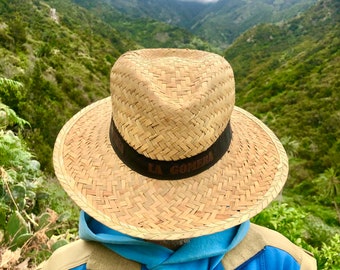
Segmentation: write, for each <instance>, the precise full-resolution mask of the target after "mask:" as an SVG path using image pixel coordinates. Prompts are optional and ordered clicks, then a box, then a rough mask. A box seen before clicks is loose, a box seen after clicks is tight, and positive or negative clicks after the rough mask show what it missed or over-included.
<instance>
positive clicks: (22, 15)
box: [0, 0, 209, 171]
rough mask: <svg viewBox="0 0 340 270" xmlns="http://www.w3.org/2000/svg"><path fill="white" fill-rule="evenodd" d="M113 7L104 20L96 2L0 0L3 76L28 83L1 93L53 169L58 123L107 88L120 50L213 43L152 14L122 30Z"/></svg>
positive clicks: (44, 163)
mask: <svg viewBox="0 0 340 270" xmlns="http://www.w3.org/2000/svg"><path fill="white" fill-rule="evenodd" d="M102 8H105V6H103V7H102ZM107 10H108V11H109V12H108V13H105V14H103V16H104V17H105V15H107V16H111V17H107V18H106V19H107V22H104V21H103V20H102V18H101V17H100V16H99V15H98V14H97V13H96V11H95V10H92V12H91V11H89V10H87V9H86V8H83V7H81V6H79V5H76V4H74V3H73V2H72V1H70V0H64V1H54V0H47V1H39V0H35V1H26V0H25V1H21V0H14V1H7V0H0V14H1V17H0V57H1V63H0V77H5V78H10V79H14V80H17V81H20V82H21V83H23V85H24V87H23V88H22V89H20V90H19V91H18V92H9V91H7V90H6V89H3V90H0V91H1V92H0V96H1V100H2V102H4V103H5V104H6V105H8V106H10V107H11V108H12V109H14V110H15V111H16V112H17V113H18V114H19V115H20V116H22V117H23V118H24V119H26V120H27V121H29V122H30V123H31V126H32V128H31V129H29V130H26V131H25V133H26V134H25V135H26V138H27V141H28V143H29V145H30V147H31V148H32V149H33V150H34V152H35V153H36V155H37V156H38V158H39V160H40V162H41V163H42V166H43V168H47V169H48V170H50V171H51V170H52V168H51V151H52V147H53V144H54V141H55V138H56V135H57V133H58V131H59V130H60V128H61V127H62V125H63V124H64V123H65V122H66V120H67V119H69V118H70V116H71V115H73V114H74V113H75V112H76V111H78V110H80V109H81V108H82V107H84V106H86V105H88V104H89V103H91V102H93V101H95V100H98V99H100V98H102V97H105V96H108V95H109V89H108V84H109V81H108V79H109V72H110V69H111V67H112V65H113V63H114V62H115V60H116V59H117V57H118V56H119V55H121V54H122V53H124V52H125V51H127V50H132V49H136V48H141V47H144V46H149V45H152V46H153V47H192V48H195V47H196V45H197V48H198V47H199V48H200V49H208V47H209V45H208V44H206V43H203V42H201V41H200V40H199V39H198V38H196V37H194V36H193V35H189V34H188V33H187V32H185V31H183V30H180V29H178V28H175V27H174V26H169V25H165V24H164V23H161V22H156V21H151V20H149V21H147V22H146V21H140V22H136V21H132V22H131V27H133V28H135V31H136V35H133V33H132V32H130V31H129V30H126V31H123V30H122V31H120V30H117V29H116V28H115V27H114V26H113V25H112V23H111V18H112V17H114V18H119V22H123V21H124V22H125V23H126V24H130V23H129V22H130V21H129V19H128V18H126V17H124V16H123V15H121V14H119V13H117V11H116V13H114V10H112V8H111V9H110V7H108V9H107ZM142 28H144V30H142ZM128 29H130V28H128ZM129 33H131V34H132V35H130V34H129ZM195 44H196V45H195Z"/></svg>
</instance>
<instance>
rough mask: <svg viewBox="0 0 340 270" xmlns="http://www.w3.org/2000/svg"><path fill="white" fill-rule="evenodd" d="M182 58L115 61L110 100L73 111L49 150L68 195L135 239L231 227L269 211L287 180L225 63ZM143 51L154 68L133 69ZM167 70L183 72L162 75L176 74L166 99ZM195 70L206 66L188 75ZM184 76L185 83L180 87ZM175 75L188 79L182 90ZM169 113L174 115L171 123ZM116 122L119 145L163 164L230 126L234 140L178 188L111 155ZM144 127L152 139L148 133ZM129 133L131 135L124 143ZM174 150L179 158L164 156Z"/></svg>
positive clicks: (271, 140) (277, 152)
mask: <svg viewBox="0 0 340 270" xmlns="http://www.w3.org/2000/svg"><path fill="white" fill-rule="evenodd" d="M162 51H164V52H162ZM184 52H185V51H184V50H183V51H182V50H178V51H175V52H174V50H142V51H141V52H139V51H137V52H130V53H128V55H124V56H123V57H121V58H120V59H119V60H118V61H117V62H116V64H115V66H114V68H113V70H112V73H113V75H111V91H112V97H111V98H106V99H103V100H101V101H98V102H96V103H93V104H92V105H90V106H88V107H86V108H84V109H83V110H81V111H80V112H79V113H77V114H76V115H75V116H74V117H73V118H71V119H70V120H69V121H68V122H67V123H66V125H65V126H64V127H63V129H62V130H61V131H60V133H59V135H58V138H57V141H56V143H55V149H54V155H53V161H54V166H55V172H56V175H57V177H58V179H59V181H60V183H61V185H62V186H63V188H64V189H65V190H66V191H67V192H68V194H69V195H70V197H71V198H72V199H73V200H74V201H75V202H76V203H77V204H78V205H79V206H80V207H81V208H82V209H83V210H85V211H86V212H87V213H88V214H89V215H91V216H92V217H94V218H95V219H97V220H98V221H100V222H102V223H103V224H105V225H107V226H109V227H110V228H112V229H115V230H118V231H120V232H122V233H126V234H129V235H131V236H135V237H140V238H144V239H154V240H164V239H168V240H172V239H184V238H191V237H197V236H201V235H206V234H211V233H214V232H218V231H221V230H224V229H227V228H230V227H232V226H234V225H237V224H240V223H242V222H244V221H246V220H248V219H249V218H251V217H252V216H254V215H255V214H257V213H258V212H260V211H261V210H262V209H263V208H265V207H266V206H267V205H268V204H269V203H270V202H271V201H272V200H273V199H274V198H275V197H276V196H277V195H278V193H279V192H280V190H281V189H282V187H283V185H284V183H285V181H286V178H287V174H288V161H287V156H286V153H285V151H284V149H283V147H282V144H281V143H280V141H279V140H278V139H277V137H276V136H275V135H274V134H273V132H272V131H271V130H270V129H269V128H268V127H266V126H265V125H264V124H263V123H262V122H261V121H260V120H258V119H257V118H255V117H254V116H253V115H251V114H250V113H248V112H246V111H244V110H242V109H240V108H238V107H233V104H234V90H233V89H234V85H233V83H234V82H233V75H232V70H231V68H230V67H229V64H226V63H227V62H226V61H224V60H223V59H222V58H221V57H219V56H214V55H213V54H209V53H203V52H198V51H186V52H187V53H186V54H185V55H179V53H184ZM188 52H189V55H190V57H189V56H188ZM141 53H142V54H145V53H147V54H151V55H150V56H148V57H146V59H148V61H149V60H150V59H151V60H150V61H151V63H152V64H151V65H150V64H145V63H142V62H143V61H146V60H143V59H139V60H138V61H137V62H139V64H137V63H136V61H135V60H133V59H136V58H138V57H140V54H141ZM159 53H163V54H164V53H167V54H168V53H171V54H173V55H172V57H173V56H174V55H177V56H180V59H183V58H185V57H187V59H191V60H192V61H194V60H195V59H196V60H197V59H200V60H199V61H198V62H196V63H195V64H192V66H190V67H187V68H188V69H187V70H186V66H188V63H189V62H190V63H192V61H184V63H183V64H179V63H178V60H176V59H174V58H171V59H167V60H166V64H167V65H166V66H165V67H161V66H160V65H159V64H157V63H158V62H159V61H160V60H159V58H160V56H159V55H157V57H156V56H155V54H159ZM136 54H137V55H136ZM163 56H164V55H163ZM153 57H154V58H153ZM204 57H205V58H204ZM124 58H125V59H124ZM144 58H145V57H144ZM167 58H168V57H167ZM210 58H212V59H210ZM131 59H132V60H131ZM121 60H122V61H121ZM222 60H223V61H222ZM129 62H131V63H132V64H131V65H129V64H128V63H129ZM202 63H208V65H203V64H202ZM169 64H171V65H170V67H172V66H176V65H183V67H184V68H183V71H179V73H178V72H177V70H176V69H173V70H171V71H167V72H168V73H169V74H170V75H174V74H176V73H178V74H179V75H177V76H175V78H176V79H175V80H174V84H173V85H172V86H171V87H173V88H175V89H176V90H171V91H170V90H169V89H168V88H167V87H166V86H164V85H166V84H169V83H170V82H171V79H170V80H169V78H168V77H167V76H166V74H165V75H164V76H165V79H160V77H159V76H161V74H162V72H161V70H163V71H164V70H168V67H169ZM200 64H202V65H203V66H202V67H199V68H198V69H197V70H193V71H192V72H190V70H191V69H194V68H195V66H197V65H200ZM117 65H118V67H117ZM214 65H215V66H214ZM120 66H123V67H120ZM150 66H153V67H156V68H155V69H152V67H150ZM209 67H210V68H211V69H212V70H208V69H209ZM129 69H130V73H129V72H128V70H129ZM141 71H142V73H140V72H141ZM212 73H213V75H211V74H212ZM116 74H118V75H116ZM131 74H132V75H131ZM133 74H134V75H133ZM156 74H158V75H156ZM185 74H187V75H185ZM223 74H224V75H223ZM198 75H199V76H198ZM225 75H227V77H224V78H223V76H225ZM190 76H191V79H190V80H189V79H185V78H187V77H190ZM181 77H183V78H184V79H185V80H187V81H186V82H185V83H183V84H181V81H180V78H181ZM135 78H137V80H135ZM150 81H152V83H150ZM161 82H163V83H161ZM163 84H164V85H163ZM202 85H205V86H202ZM181 88H184V89H185V91H182V90H181ZM207 89H211V90H207ZM223 89H224V90H223ZM173 92H175V94H174V93H173ZM223 92H224V94H223ZM143 93H146V94H144V95H143ZM189 96H190V97H191V98H189ZM174 100H179V102H174ZM199 104H201V107H203V108H201V110H200V108H199V107H198V106H199ZM202 104H203V105H202ZM215 107H216V108H215ZM167 112H171V114H170V116H169V114H167ZM181 112H184V114H183V115H182V113H181ZM174 115H175V116H176V115H177V116H178V117H175V116H174ZM112 117H113V119H114V121H115V123H116V125H117V128H118V129H119V131H120V133H121V134H122V135H123V137H124V139H125V140H126V141H127V142H128V143H129V144H130V145H131V146H132V147H134V148H135V149H136V150H137V151H138V152H140V153H143V154H144V155H145V156H149V157H152V158H158V159H164V160H176V159H180V158H183V157H188V156H192V155H195V154H197V153H200V152H201V151H203V150H205V149H207V147H209V146H210V145H211V144H212V143H213V142H214V140H215V139H216V138H217V137H218V136H219V134H220V133H221V132H222V131H223V129H224V128H225V126H226V123H227V122H228V120H230V123H231V127H232V131H233V137H232V141H231V145H230V148H229V150H228V152H227V153H226V154H225V155H224V156H223V157H222V159H220V160H219V161H218V162H217V163H216V164H215V165H214V166H212V167H211V168H209V169H208V170H206V171H204V172H203V173H200V174H199V175H196V176H193V177H189V178H185V179H182V180H174V181H170V180H155V179H152V178H148V177H144V176H142V175H140V174H138V173H136V172H134V171H132V170H131V169H130V168H129V167H127V166H126V165H125V164H124V163H123V162H122V161H121V160H120V159H119V158H118V157H117V155H116V154H115V152H114V150H113V149H112V146H111V144H110V139H109V128H110V121H111V119H112ZM194 118H195V119H194ZM136 119H137V120H136ZM140 119H143V121H142V120H140ZM153 119H157V121H158V122H157V123H155V122H154V121H153ZM162 119H163V120H162ZM174 119H176V120H174ZM197 119H199V120H198V121H196V120H197ZM194 120H195V121H194ZM202 121H203V124H202V123H201V124H200V122H202ZM145 123H149V126H153V127H154V130H156V132H155V131H152V129H149V130H148V128H147V126H148V125H147V124H145ZM168 126H170V127H171V130H170V129H169V128H167V127H168ZM158 127H159V128H158ZM174 129H175V130H174ZM143 130H145V134H146V135H145V136H144V137H142V136H143V132H141V131H143ZM192 130H194V131H195V132H196V135H195V133H194V134H193V135H191V139H187V138H188V137H189V136H186V134H190V132H191V131H192ZM211 130H215V132H212V131H211ZM209 132H210V133H209ZM129 133H130V134H135V136H137V137H136V138H133V137H130V136H129ZM202 133H203V136H200V135H201V134H202ZM159 134H162V136H163V137H165V138H162V136H161V137H158V136H159ZM167 134H170V137H169V136H166V135H167ZM171 136H177V137H176V138H171ZM195 140H196V141H195ZM155 142H158V143H155ZM169 142H170V145H168V144H167V143H169ZM190 144H193V145H195V148H194V147H192V146H190ZM144 145H147V147H144V148H143V146H144ZM178 145H182V146H179V147H177V146H178ZM173 148H175V149H176V150H174V151H169V150H172V149H173ZM159 150H160V153H158V151H159ZM166 150H168V151H166Z"/></svg>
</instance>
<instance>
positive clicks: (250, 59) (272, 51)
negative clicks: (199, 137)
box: [225, 0, 340, 192]
mask: <svg viewBox="0 0 340 270" xmlns="http://www.w3.org/2000/svg"><path fill="white" fill-rule="evenodd" d="M338 11H339V2H338V1H336V0H323V1H320V2H319V3H318V4H317V5H316V6H315V7H313V8H312V9H311V10H309V11H308V12H306V13H305V14H303V15H301V16H299V17H297V18H295V19H293V20H291V21H289V22H287V23H284V24H281V25H273V24H271V25H269V24H266V25H261V26H258V27H256V28H253V29H251V30H250V31H248V32H246V33H245V34H244V35H242V36H241V37H240V38H239V39H237V40H236V42H235V43H234V44H233V45H232V46H231V47H230V48H229V49H228V50H227V51H226V52H225V57H226V59H228V60H229V61H230V63H231V64H232V66H233V67H234V72H235V76H236V82H237V94H236V96H237V104H238V105H241V106H242V107H244V108H246V109H248V110H249V111H251V112H253V113H254V114H256V115H257V116H259V117H260V118H261V119H263V120H264V121H265V122H266V123H267V124H268V125H269V126H270V127H271V128H273V130H275V131H276V133H277V134H278V136H279V137H280V138H283V139H284V140H285V143H286V145H285V146H286V149H287V151H288V153H289V155H290V158H291V171H290V175H291V178H290V184H291V185H297V184H299V183H302V182H303V181H305V182H304V185H307V186H309V187H310V190H314V189H313V184H314V183H313V182H312V181H310V180H311V179H315V178H316V177H318V175H319V174H322V173H323V172H325V171H326V170H329V169H331V168H333V169H334V170H335V173H336V175H337V177H338V176H339V173H340V167H339V164H340V125H339V123H340V100H339V99H340V95H339V86H340V80H339V74H340V39H339V37H340V29H339V25H340V24H339V23H340V20H339V13H338ZM306 180H308V181H306ZM338 181H339V180H337V181H335V182H334V187H333V188H336V189H337V192H339V191H340V190H339V188H340V186H339V183H338ZM325 188H326V187H325Z"/></svg>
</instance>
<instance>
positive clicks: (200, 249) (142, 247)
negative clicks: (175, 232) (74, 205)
mask: <svg viewBox="0 0 340 270" xmlns="http://www.w3.org/2000/svg"><path fill="white" fill-rule="evenodd" d="M249 225H250V222H249V221H246V222H244V223H242V224H240V225H238V226H235V227H232V228H230V229H227V230H225V231H222V232H218V233H214V234H210V235H204V236H200V237H197V238H193V239H191V240H190V241H189V242H188V243H186V244H185V245H183V246H182V247H180V248H179V249H178V250H176V251H173V250H170V249H168V248H166V247H163V246H160V245H157V244H154V243H151V242H147V241H145V240H143V239H139V238H135V237H131V236H129V235H126V234H122V233H120V232H117V231H115V230H112V229H110V228H108V227H107V226H105V225H103V224H101V223H100V222H98V221H97V220H95V219H94V218H92V217H90V216H89V215H87V214H86V213H85V212H84V211H81V214H80V221H79V235H80V238H81V239H84V240H88V241H96V242H100V243H102V244H103V245H104V246H106V247H107V248H109V249H110V250H112V251H114V252H116V253H117V254H119V255H121V256H122V257H125V258H127V259H129V260H133V261H136V262H138V263H140V264H141V265H142V269H149V270H179V269H180V270H190V269H198V270H201V269H202V270H219V269H223V266H222V263H221V260H222V258H223V256H224V255H225V253H227V252H228V251H230V250H231V249H233V248H234V247H235V246H237V244H238V243H240V242H241V240H242V239H243V238H244V237H245V236H246V234H247V232H248V230H249Z"/></svg>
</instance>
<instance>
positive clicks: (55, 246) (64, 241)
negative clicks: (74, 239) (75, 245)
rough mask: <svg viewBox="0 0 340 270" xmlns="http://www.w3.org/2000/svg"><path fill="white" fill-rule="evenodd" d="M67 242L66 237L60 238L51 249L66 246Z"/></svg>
mask: <svg viewBox="0 0 340 270" xmlns="http://www.w3.org/2000/svg"><path fill="white" fill-rule="evenodd" d="M67 244H68V242H67V241H66V240H65V239H60V240H59V241H57V242H55V243H54V244H53V245H52V247H51V249H52V251H55V250H56V249H58V248H60V247H62V246H65V245H67Z"/></svg>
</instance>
